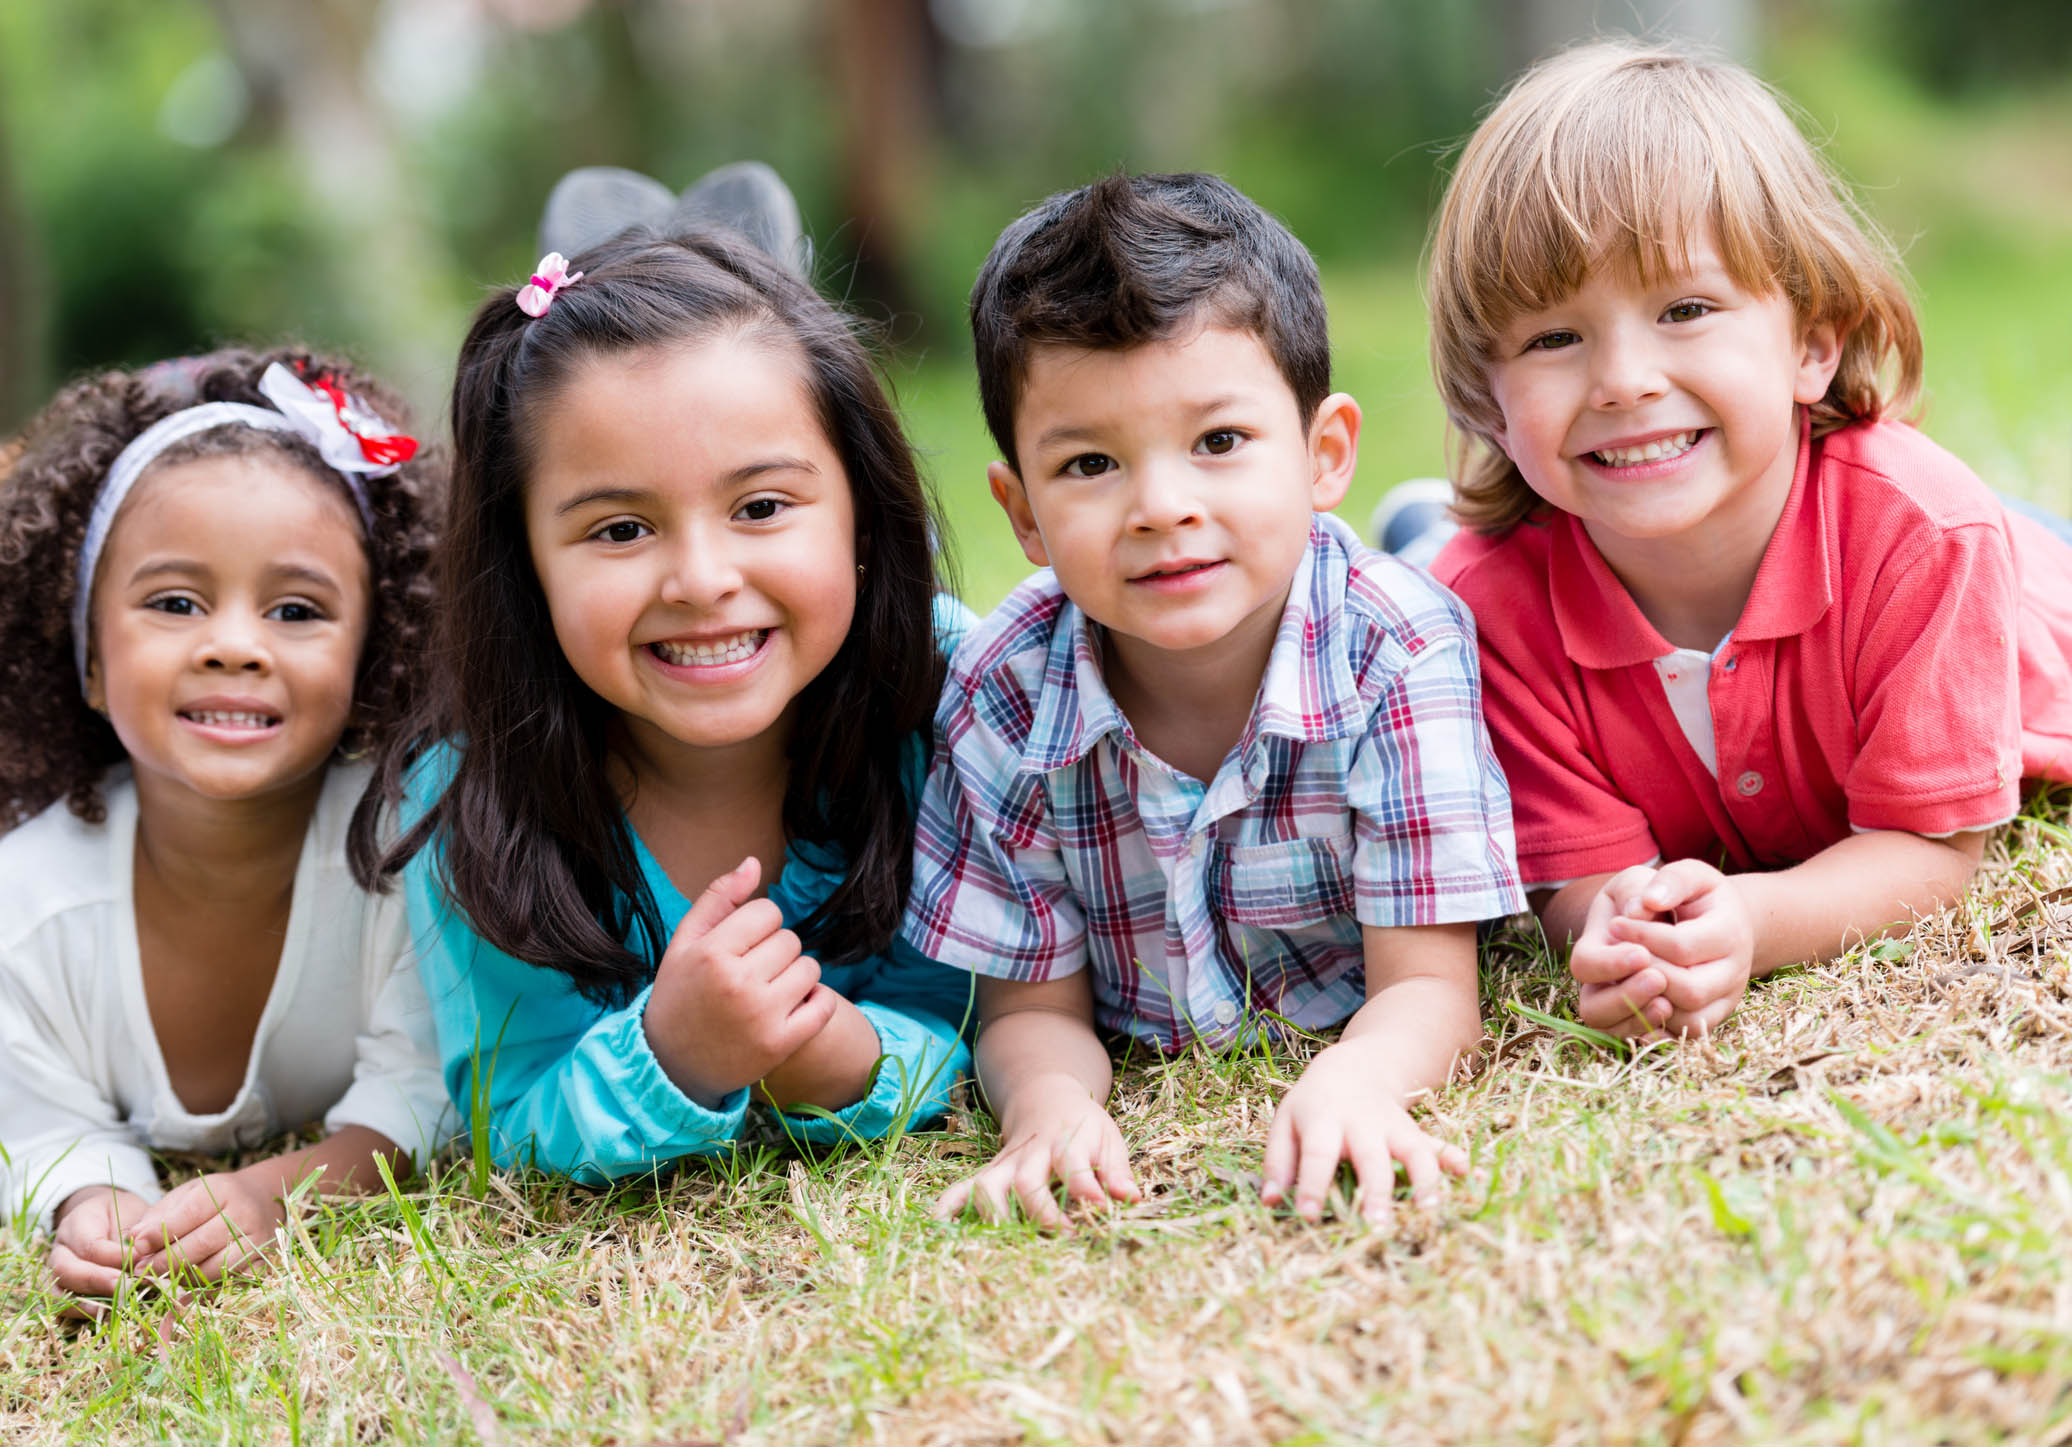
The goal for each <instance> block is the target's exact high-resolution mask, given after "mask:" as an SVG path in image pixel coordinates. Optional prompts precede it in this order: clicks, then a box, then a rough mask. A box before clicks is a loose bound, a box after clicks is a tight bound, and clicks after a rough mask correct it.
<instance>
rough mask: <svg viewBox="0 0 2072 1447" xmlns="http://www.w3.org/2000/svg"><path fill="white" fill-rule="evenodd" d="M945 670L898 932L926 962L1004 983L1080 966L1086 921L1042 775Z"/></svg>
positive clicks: (1045, 977) (1045, 976)
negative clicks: (1028, 767) (1024, 766)
mask: <svg viewBox="0 0 2072 1447" xmlns="http://www.w3.org/2000/svg"><path fill="white" fill-rule="evenodd" d="M973 700H974V695H973V694H972V692H970V691H969V687H968V685H967V684H966V683H965V682H964V681H962V680H960V679H959V678H958V677H957V676H956V675H955V674H954V673H953V674H952V676H951V679H950V684H949V687H948V688H947V689H946V690H945V692H944V694H943V701H942V704H941V706H940V707H939V708H938V709H937V711H936V725H935V728H936V733H935V756H934V759H933V761H932V763H931V764H930V767H929V770H928V779H927V783H926V784H925V786H924V787H923V788H922V791H921V806H920V810H919V816H918V819H917V821H916V830H915V838H914V883H913V889H912V891H911V893H910V894H909V895H908V897H907V910H906V921H905V924H904V926H903V929H902V933H903V934H904V935H905V937H906V939H907V941H908V942H909V943H910V944H911V945H912V946H913V947H914V948H915V949H916V950H918V951H920V953H921V954H923V955H925V956H927V957H928V958H929V959H932V960H938V961H940V962H942V963H944V964H948V965H955V966H957V967H958V968H959V969H964V970H970V971H972V972H974V973H976V974H981V975H992V976H997V977H999V978H1002V979H1010V980H1048V979H1052V978H1055V977H1057V976H1061V975H1069V974H1072V973H1074V972H1075V971H1077V970H1080V969H1082V968H1084V967H1085V965H1086V923H1085V919H1084V916H1083V914H1082V912H1081V910H1080V906H1079V901H1078V899H1077V897H1076V895H1075V893H1074V891H1073V889H1072V884H1071V881H1070V879H1069V878H1068V877H1067V875H1066V872H1065V862H1064V855H1063V851H1062V850H1061V849H1060V847H1059V842H1058V838H1057V833H1056V830H1055V828H1054V826H1053V824H1052V821H1051V815H1050V808H1049V803H1048V800H1047V798H1046V796H1045V792H1044V778H1043V776H1042V775H1040V774H1034V773H1027V772H1023V771H1022V770H1021V769H1020V768H1019V765H1020V763H1021V755H1020V752H1019V751H1018V750H1017V749H1015V748H1014V747H1013V746H1012V745H1010V744H1009V743H1008V742H1007V741H1006V740H1005V739H1004V738H1003V737H1002V736H1001V734H1000V732H999V730H998V729H997V728H996V727H995V726H994V725H993V724H992V723H991V722H990V721H989V720H988V719H987V717H986V716H985V711H984V710H982V709H981V708H979V707H977V706H975V704H974V701H973Z"/></svg>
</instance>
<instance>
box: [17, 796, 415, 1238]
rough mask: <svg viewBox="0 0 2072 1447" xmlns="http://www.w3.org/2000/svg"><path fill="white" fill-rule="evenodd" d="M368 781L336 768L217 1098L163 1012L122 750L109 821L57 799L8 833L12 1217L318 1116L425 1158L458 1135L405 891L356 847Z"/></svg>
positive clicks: (36, 1216)
mask: <svg viewBox="0 0 2072 1447" xmlns="http://www.w3.org/2000/svg"><path fill="white" fill-rule="evenodd" d="M366 783H367V771H366V769H365V768H364V767H354V766H350V765H333V766H332V767H331V769H330V771H329V774H328V776H327V777H326V779H325V781H324V789H323V793H322V795H321V796H320V797H319V799H318V801H317V807H316V812H315V814H314V815H313V816H312V818H311V819H310V824H309V830H308V832H307V833H306V834H305V835H304V837H303V842H302V857H301V861H300V863H299V864H298V865H297V867H296V871H295V889H294V895H293V898H292V901H291V903H290V906H289V913H288V928H287V936H286V939H285V941H284V943H283V944H282V947H281V961H280V968H279V970H278V971H277V972H276V974H275V976H274V981H273V989H272V991H271V992H270V993H269V995H268V997H267V1001H266V1009H265V1012H264V1013H263V1014H262V1015H261V1016H260V1019H259V1027H258V1030H257V1032H256V1033H255V1034H254V1037H253V1040H252V1053H251V1056H250V1058H249V1059H248V1060H247V1062H246V1064H245V1074H244V1083H243V1084H242V1085H241V1086H240V1087H239V1089H238V1093H237V1097H236V1099H234V1100H232V1101H231V1103H230V1105H229V1106H228V1107H227V1108H226V1109H224V1110H222V1111H220V1112H217V1113H214V1114H207V1115H201V1114H196V1113H195V1112H193V1111H190V1110H188V1109H187V1108H186V1107H185V1106H184V1105H183V1104H181V1102H180V1098H179V1097H178V1096H177V1095H176V1094H174V1092H173V1088H172V1084H171V1081H170V1080H169V1079H168V1077H167V1075H166V1068H165V1058H164V1056H163V1055H162V1054H161V1053H160V1051H159V1045H158V1036H157V1033H156V1031H155V1030H154V1029H153V1027H152V1024H151V1011H150V1007H149V1005H148V1003H147V1002H146V1000H145V995H144V978H143V972H142V965H141V960H140V958H139V954H138V949H137V927H136V906H135V896H134V894H133V892H132V871H133V864H134V861H135V857H136V855H135V851H136V833H137V795H136V788H135V785H134V784H133V783H132V782H131V779H130V774H129V770H128V768H127V766H121V767H118V768H116V769H112V770H110V771H109V773H108V775H107V777H106V778H105V779H103V781H102V785H101V793H102V797H103V798H104V799H105V800H106V801H107V806H108V817H107V819H106V821H105V822H103V823H100V824H87V823H84V822H82V821H81V820H80V819H78V818H77V817H75V816H74V815H73V814H72V813H71V811H70V810H69V809H67V808H66V807H65V804H64V802H63V801H62V800H60V801H59V802H58V803H56V804H53V805H52V806H51V807H50V808H48V809H46V810H44V811H43V813H41V814H39V815H37V816H36V817H35V818H34V819H31V820H30V821H29V822H28V823H26V824H24V825H22V826H21V827H20V828H18V829H16V830H14V831H13V832H12V833H9V834H7V835H5V836H0V1225H5V1224H6V1223H7V1222H8V1221H10V1220H12V1221H16V1222H18V1223H20V1225H21V1227H22V1228H23V1229H24V1230H29V1231H33V1230H36V1229H38V1228H46V1229H47V1228H48V1227H49V1226H50V1224H51V1215H52V1213H53V1212H54V1211H55V1209H56V1208H57V1206H58V1205H59V1204H60V1203H61V1202H63V1201H64V1199H65V1198H66V1197H67V1196H69V1195H71V1194H72V1193H73V1192H74V1191H77V1190H79V1189H81V1188H82V1187H85V1186H91V1185H113V1186H118V1187H120V1188H122V1189H123V1190H126V1191H133V1192H135V1193H136V1194H137V1195H139V1196H141V1197H143V1198H144V1199H146V1200H156V1199H157V1198H158V1197H159V1196H160V1195H162V1194H163V1192H162V1191H161V1189H160V1187H159V1184H158V1174H157V1171H156V1170H155V1169H154V1167H153V1165H152V1162H151V1157H150V1154H149V1148H154V1147H155V1148H158V1149H163V1150H177V1151H198V1152H204V1153H210V1154H214V1153H219V1152H223V1151H227V1150H230V1149H232V1148H234V1147H249V1146H253V1145H257V1144H259V1143H260V1142H263V1141H265V1140H267V1139H269V1138H270V1137H272V1136H275V1135H278V1134H279V1133H280V1132H282V1131H284V1130H287V1129H289V1128H291V1127H296V1126H301V1125H305V1124H307V1123H309V1122H310V1121H313V1120H316V1119H318V1118H321V1119H322V1120H323V1123H324V1128H325V1129H326V1130H327V1131H335V1130H338V1129H340V1128H342V1127H344V1126H348V1125H359V1126H365V1127H367V1128H369V1129H371V1130H375V1131H378V1132H380V1133H381V1134H382V1135H384V1136H386V1137H388V1139H390V1140H392V1141H394V1142H395V1143H396V1144H397V1145H398V1146H401V1147H403V1148H404V1149H406V1150H408V1151H410V1153H411V1154H412V1156H413V1157H415V1158H416V1159H418V1160H419V1161H422V1160H423V1159H424V1158H425V1157H426V1156H427V1155H429V1154H430V1153H431V1152H432V1151H434V1150H436V1149H437V1148H438V1147H439V1146H440V1145H441V1144H443V1143H444V1142H445V1140H446V1139H447V1138H448V1137H449V1136H450V1135H451V1134H452V1131H453V1121H454V1115H453V1111H452V1107H451V1106H450V1104H449V1103H448V1101H447V1097H446V1089H445V1086H444V1084H443V1082H442V1081H441V1078H440V1075H439V1067H438V1057H437V1054H436V1052H435V1051H434V1049H433V1045H432V1021H431V1011H430V1008H429V1006H428V1004H427V1002H426V1000H425V995H424V986H423V984H422V983H421V982H420V980H419V978H418V973H417V965H416V959H415V956H414V954H413V952H412V950H411V948H410V937H409V927H408V925H407V923H406V922H405V916H404V909H403V903H402V899H401V896H400V893H397V894H389V895H372V894H369V893H367V892H366V891H364V890H362V889H361V888H360V887H359V885H357V884H356V883H354V881H353V877H352V873H351V870H350V869H349V868H348V867H347V864H346V855H345V839H346V828H347V825H348V824H349V822H350V821H351V818H352V811H353V806H354V804H355V803H356V802H357V801H358V799H359V797H360V793H361V791H362V790H363V789H364V787H365V786H366ZM18 1213H19V1214H18Z"/></svg>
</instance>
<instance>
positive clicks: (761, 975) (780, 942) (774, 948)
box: [714, 900, 804, 994]
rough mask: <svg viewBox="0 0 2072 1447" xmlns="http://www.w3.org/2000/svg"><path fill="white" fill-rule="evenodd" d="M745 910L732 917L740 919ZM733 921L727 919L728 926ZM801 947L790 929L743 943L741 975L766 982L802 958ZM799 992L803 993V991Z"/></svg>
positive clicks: (777, 930) (775, 931) (716, 936)
mask: <svg viewBox="0 0 2072 1447" xmlns="http://www.w3.org/2000/svg"><path fill="white" fill-rule="evenodd" d="M761 902H762V901H760V900H759V901H757V903H761ZM747 912H748V911H747V910H742V911H741V912H740V913H739V914H736V915H735V916H734V919H736V920H738V919H740V918H741V916H742V915H745V914H746V913H747ZM733 922H734V921H733V920H729V921H727V923H728V924H729V925H730V926H731V925H732V924H733ZM714 943H718V935H717V934H716V933H715V935H714ZM801 948H802V946H801V945H800V943H799V937H798V936H797V935H796V934H793V933H792V932H791V931H790V930H788V929H774V930H771V931H770V933H768V934H767V935H764V936H763V937H762V939H761V940H759V941H756V942H754V943H751V944H747V945H744V946H743V947H742V949H741V950H740V955H741V972H742V975H743V976H744V977H745V978H747V979H750V980H756V981H760V982H762V983H765V984H767V983H768V982H770V981H771V980H774V979H776V978H777V977H778V976H779V975H781V974H783V973H784V972H785V971H786V970H787V969H789V968H790V967H791V966H792V964H793V963H794V962H796V961H797V960H799V959H801V958H803V957H802V956H801V955H800V953H799V951H800V949H801ZM800 993H801V994H803V993H804V991H801V992H800Z"/></svg>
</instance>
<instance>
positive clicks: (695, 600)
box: [662, 538, 741, 608]
mask: <svg viewBox="0 0 2072 1447" xmlns="http://www.w3.org/2000/svg"><path fill="white" fill-rule="evenodd" d="M740 587H741V568H740V565H739V563H738V562H736V560H735V559H734V556H733V554H732V553H731V552H730V551H729V550H728V549H727V548H726V547H725V546H724V545H722V544H718V543H715V542H714V541H712V540H711V539H701V538H687V539H685V540H684V543H683V545H682V546H680V547H678V548H677V549H676V551H675V553H674V554H673V555H672V556H671V558H670V566H669V572H668V574H667V576H665V577H664V578H663V579H662V601H664V602H665V603H679V604H683V605H685V606H687V607H693V608H709V607H711V606H712V605H713V604H714V603H717V602H720V601H722V600H723V599H725V598H727V597H730V596H731V595H732V594H734V593H735V592H737V591H738V590H739V589H740Z"/></svg>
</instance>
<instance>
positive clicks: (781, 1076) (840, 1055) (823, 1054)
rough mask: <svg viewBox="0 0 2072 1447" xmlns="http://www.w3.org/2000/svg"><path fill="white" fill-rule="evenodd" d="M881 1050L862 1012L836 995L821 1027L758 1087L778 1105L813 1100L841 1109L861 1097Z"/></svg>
mask: <svg viewBox="0 0 2072 1447" xmlns="http://www.w3.org/2000/svg"><path fill="white" fill-rule="evenodd" d="M883 1053H884V1051H883V1049H882V1048H881V1047H880V1045H879V1043H878V1032H877V1031H876V1030H875V1029H874V1028H872V1026H871V1022H870V1021H869V1020H868V1019H866V1018H865V1017H864V1013H863V1012H862V1011H861V1010H859V1009H857V1008H856V1006H855V1005H854V1004H852V1003H850V1002H849V1001H848V1000H841V1001H840V1002H839V1003H838V1004H836V1006H835V1013H834V1017H833V1018H832V1019H830V1020H829V1021H828V1022H827V1024H826V1025H825V1026H823V1027H822V1029H821V1031H820V1033H819V1034H818V1035H815V1036H814V1037H813V1038H812V1039H811V1040H809V1041H807V1042H806V1044H805V1045H804V1046H803V1047H802V1048H800V1049H799V1050H797V1051H795V1052H793V1054H792V1055H791V1057H790V1058H789V1059H787V1060H786V1061H784V1062H783V1063H782V1064H781V1065H779V1066H778V1067H777V1068H776V1069H775V1070H772V1071H771V1072H770V1073H769V1074H768V1075H766V1076H764V1077H763V1080H762V1084H761V1085H759V1086H758V1087H757V1093H758V1094H760V1095H761V1096H762V1098H763V1099H764V1100H766V1101H768V1102H770V1103H771V1104H772V1105H775V1106H777V1107H779V1108H780V1109H782V1108H784V1107H787V1106H795V1105H814V1106H818V1107H820V1108H821V1109H822V1110H841V1109H843V1108H844V1107H846V1106H851V1105H854V1104H855V1103H856V1102H857V1101H859V1100H861V1099H863V1097H864V1093H865V1092H866V1091H868V1090H869V1089H870V1085H871V1074H872V1072H873V1071H874V1070H876V1069H877V1065H878V1057H879V1056H880V1055H882V1054H883Z"/></svg>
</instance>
